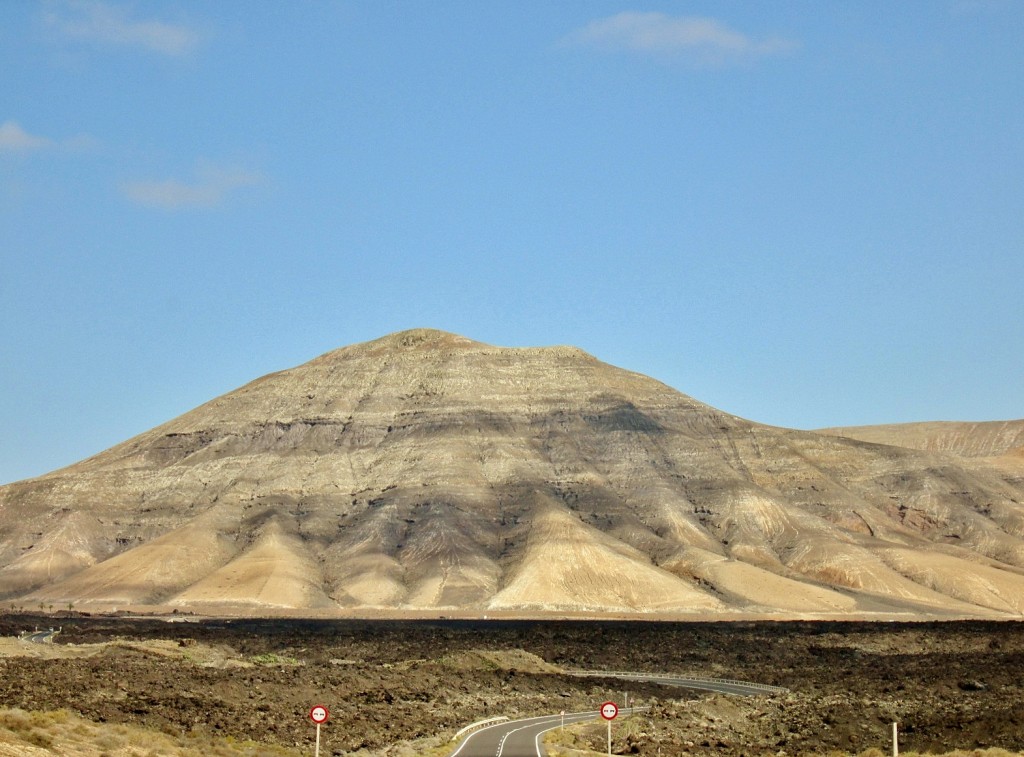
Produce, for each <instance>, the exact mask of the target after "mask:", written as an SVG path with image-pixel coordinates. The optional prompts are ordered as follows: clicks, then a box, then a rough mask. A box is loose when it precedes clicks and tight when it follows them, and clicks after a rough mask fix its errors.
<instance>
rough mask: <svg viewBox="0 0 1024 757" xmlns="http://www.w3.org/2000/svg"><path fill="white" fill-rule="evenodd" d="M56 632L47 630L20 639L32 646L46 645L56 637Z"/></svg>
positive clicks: (50, 629)
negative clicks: (30, 643)
mask: <svg viewBox="0 0 1024 757" xmlns="http://www.w3.org/2000/svg"><path fill="white" fill-rule="evenodd" d="M57 633H58V631H55V630H53V629H52V628H48V629H47V630H45V631H36V632H35V633H30V634H28V635H26V636H23V637H22V640H24V641H30V642H32V643H33V644H46V643H48V642H51V641H53V637H54V636H56V635H57Z"/></svg>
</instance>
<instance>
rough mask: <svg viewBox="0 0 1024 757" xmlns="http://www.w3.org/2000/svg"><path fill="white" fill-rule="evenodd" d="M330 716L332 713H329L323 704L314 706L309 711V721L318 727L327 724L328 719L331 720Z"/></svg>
mask: <svg viewBox="0 0 1024 757" xmlns="http://www.w3.org/2000/svg"><path fill="white" fill-rule="evenodd" d="M330 716H331V713H330V712H328V711H327V708H326V707H324V706H323V705H322V704H317V705H314V706H313V707H311V708H310V710H309V719H310V720H312V721H313V722H314V723H316V724H317V725H320V724H321V723H326V722H327V718H329V717H330Z"/></svg>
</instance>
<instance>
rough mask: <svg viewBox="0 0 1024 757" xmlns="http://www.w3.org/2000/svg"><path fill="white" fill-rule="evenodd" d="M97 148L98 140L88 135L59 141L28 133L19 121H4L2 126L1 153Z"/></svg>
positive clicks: (0, 128)
mask: <svg viewBox="0 0 1024 757" xmlns="http://www.w3.org/2000/svg"><path fill="white" fill-rule="evenodd" d="M96 146H97V142H96V140H95V139H93V138H92V137H90V136H88V135H87V134H79V135H78V136H76V137H69V138H68V139H61V140H57V139H51V138H50V137H44V136H42V135H39V134H32V133H30V132H27V131H25V129H23V128H22V127H21V124H19V123H18V122H17V121H4V123H2V124H0V152H21V153H26V152H32V151H34V150H51V149H58V150H71V151H78V150H89V149H92V148H94V147H96Z"/></svg>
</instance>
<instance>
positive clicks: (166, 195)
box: [121, 166, 263, 210]
mask: <svg viewBox="0 0 1024 757" xmlns="http://www.w3.org/2000/svg"><path fill="white" fill-rule="evenodd" d="M196 173H197V176H196V180H195V181H193V182H191V183H189V182H184V181H180V180H178V179H165V180H163V181H130V182H125V183H124V184H122V185H121V191H122V193H123V194H124V196H125V197H127V198H128V199H129V200H131V201H132V202H134V203H136V204H137V205H144V206H146V207H150V208H160V209H163V210H180V209H187V208H212V207H216V206H217V205H220V204H221V203H222V202H224V200H225V199H227V197H228V195H230V194H231V193H232V192H234V191H235V190H238V189H242V188H244V187H251V186H254V185H256V184H260V183H262V182H263V177H262V176H261V175H260V174H258V173H253V172H251V171H244V170H240V169H222V168H214V167H212V166H200V168H199V170H198V171H197V172H196Z"/></svg>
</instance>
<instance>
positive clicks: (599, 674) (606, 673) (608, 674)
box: [567, 670, 789, 694]
mask: <svg viewBox="0 0 1024 757" xmlns="http://www.w3.org/2000/svg"><path fill="white" fill-rule="evenodd" d="M567 672H569V673H570V674H571V675H575V676H588V677H591V678H624V679H628V680H634V681H637V680H651V679H659V680H660V679H664V680H673V681H688V682H692V683H720V684H724V685H727V686H742V687H744V688H747V689H756V690H758V691H768V692H773V693H779V694H783V693H785V692H787V691H789V689H787V688H785V687H784V686H771V685H769V684H767V683H751V682H750V681H737V680H734V679H731V678H695V677H694V676H684V675H678V674H674V673H638V672H637V671H635V670H633V671H627V670H573V671H567Z"/></svg>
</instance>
